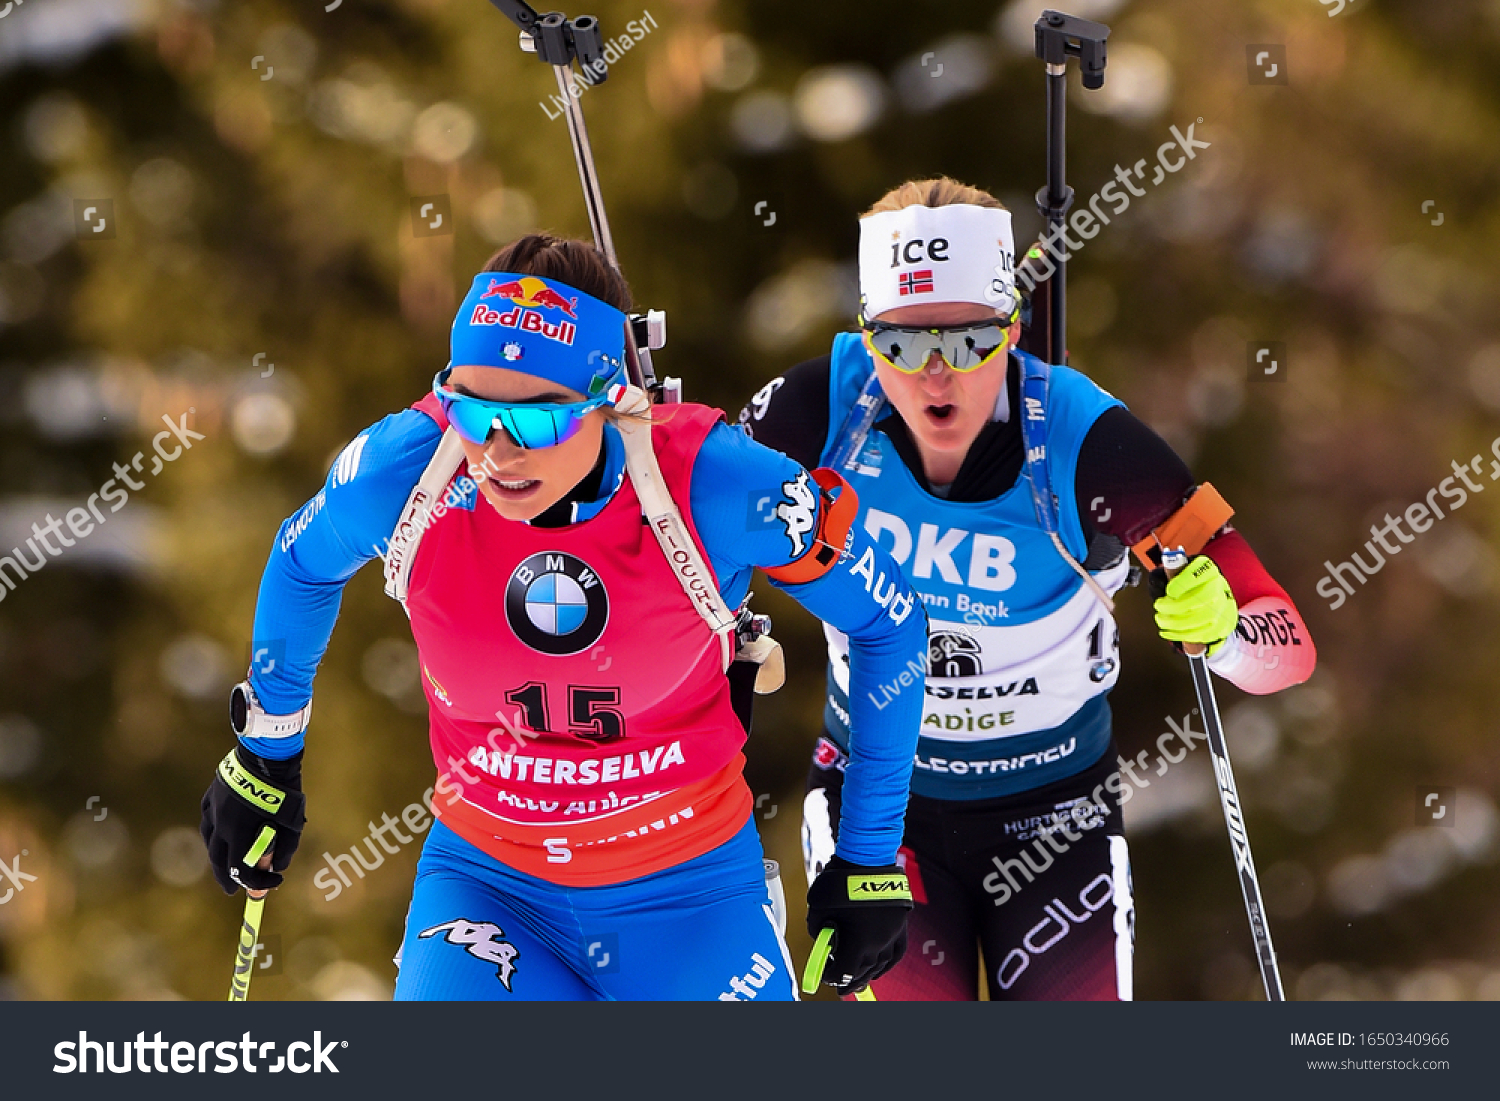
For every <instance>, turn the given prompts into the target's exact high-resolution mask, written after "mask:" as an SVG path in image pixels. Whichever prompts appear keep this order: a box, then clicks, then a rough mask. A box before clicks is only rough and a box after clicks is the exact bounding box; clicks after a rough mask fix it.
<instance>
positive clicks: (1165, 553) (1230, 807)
mask: <svg viewBox="0 0 1500 1101" xmlns="http://www.w3.org/2000/svg"><path fill="white" fill-rule="evenodd" d="M1187 562H1188V557H1187V554H1186V553H1185V552H1184V551H1183V550H1182V548H1181V547H1170V548H1169V547H1163V548H1162V552H1161V564H1162V568H1163V569H1164V570H1166V571H1167V577H1168V578H1172V577H1174V576H1176V574H1177V571H1178V570H1180V569H1182V568H1183V567H1184V566H1186V565H1187ZM1182 650H1183V653H1185V654H1187V658H1188V666H1189V667H1190V668H1191V669H1192V671H1193V689H1194V691H1196V692H1197V693H1198V714H1200V715H1201V716H1203V728H1204V730H1205V731H1206V732H1207V734H1208V750H1209V752H1210V753H1211V754H1212V755H1213V763H1214V780H1215V781H1216V786H1217V787H1218V789H1219V803H1220V805H1221V806H1222V807H1223V808H1224V824H1225V825H1226V826H1228V827H1229V844H1230V845H1231V847H1233V849H1234V865H1235V869H1236V870H1237V871H1238V872H1239V876H1240V893H1241V894H1242V895H1244V897H1245V912H1246V914H1247V915H1248V916H1249V918H1250V935H1251V936H1252V937H1253V938H1254V939H1255V959H1256V962H1257V963H1258V964H1259V965H1260V980H1261V982H1262V983H1264V984H1265V988H1266V1000H1267V1001H1269V1002H1284V1001H1286V993H1285V992H1284V991H1283V990H1282V988H1281V969H1280V968H1279V967H1278V966H1277V965H1276V949H1275V948H1274V947H1273V946H1272V945H1271V928H1270V926H1268V925H1267V924H1266V904H1265V902H1264V901H1262V900H1261V897H1260V877H1259V876H1257V875H1256V873H1255V858H1254V857H1253V856H1251V855H1250V834H1249V832H1248V831H1247V830H1246V829H1245V816H1244V813H1243V812H1242V811H1241V810H1240V793H1239V789H1238V788H1237V787H1236V786H1235V783H1234V769H1233V768H1231V767H1230V765H1229V744H1228V743H1227V742H1225V741H1224V725H1223V723H1222V722H1220V720H1219V701H1218V700H1217V699H1215V698H1214V684H1213V680H1212V679H1211V678H1210V676H1209V672H1208V660H1207V658H1208V656H1207V653H1206V650H1207V647H1205V646H1204V645H1203V644H1202V643H1195V642H1185V643H1183V645H1182Z"/></svg>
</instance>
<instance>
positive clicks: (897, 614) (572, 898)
mask: <svg viewBox="0 0 1500 1101" xmlns="http://www.w3.org/2000/svg"><path fill="white" fill-rule="evenodd" d="M629 302H630V298H629V291H628V289H627V287H626V285H625V282H624V280H623V279H622V278H621V277H620V276H619V275H618V273H616V272H615V270H614V269H613V268H611V267H610V265H609V264H608V263H607V262H606V260H605V259H604V257H603V256H602V254H600V253H599V252H598V251H596V250H595V249H594V248H593V247H592V246H590V245H587V244H583V243H581V242H577V241H567V240H558V239H555V238H551V237H548V236H545V235H532V236H528V237H525V238H522V239H521V240H519V241H517V242H515V243H513V244H512V245H510V246H508V247H506V248H504V249H502V250H501V251H500V252H498V253H497V254H496V255H495V256H494V258H493V259H492V260H491V261H490V262H489V264H487V265H486V268H485V271H484V272H482V273H480V275H479V276H477V277H476V278H475V279H474V282H473V286H472V288H471V289H470V290H469V293H468V295H467V297H466V298H465V300H464V303H463V305H462V307H461V308H460V309H459V311H458V315H457V317H456V318H455V320H454V323H453V331H452V361H451V364H450V366H449V367H448V368H447V369H445V370H443V371H441V372H439V374H438V375H437V377H436V379H435V380H434V382H433V389H432V392H431V393H430V394H428V395H427V396H426V397H425V398H423V399H422V400H421V401H419V402H417V403H416V404H415V405H414V406H413V407H412V408H410V409H407V410H405V411H404V412H401V413H397V414H394V415H392V416H388V417H386V418H385V419H384V420H382V421H380V422H379V423H377V424H375V425H374V426H372V427H370V428H368V429H366V430H365V431H364V432H361V433H360V434H359V435H358V436H357V437H356V438H355V439H354V440H353V441H352V442H351V443H350V444H349V445H348V446H347V447H346V448H345V449H344V451H343V453H342V454H341V455H340V456H339V458H338V460H337V461H336V462H335V463H334V464H333V469H332V470H331V471H330V473H329V476H328V480H327V483H326V484H325V485H324V487H323V488H322V489H321V490H320V491H319V492H318V494H317V495H316V496H315V497H313V498H312V500H310V501H309V502H308V503H307V504H306V505H305V506H304V507H303V508H302V509H301V510H300V511H298V512H297V513H296V514H295V515H294V516H292V517H291V518H290V519H289V520H287V522H286V523H285V524H283V525H282V527H281V530H280V532H279V533H278V535H277V538H276V543H275V546H274V547H273V548H272V551H271V557H270V561H269V562H268V563H267V565H266V569H265V574H264V577H263V578H262V581H261V587H260V596H259V600H258V601H257V604H256V611H255V634H254V637H255V638H257V639H278V640H284V653H278V655H277V658H278V660H276V661H275V662H274V663H269V662H267V663H262V664H263V665H264V668H260V667H256V668H252V670H251V672H250V675H249V678H248V680H247V681H246V682H245V683H243V684H241V685H239V686H237V687H236V689H235V690H234V693H233V695H232V697H231V722H232V726H233V728H234V730H235V733H236V734H237V735H238V737H239V742H238V745H237V746H235V747H234V748H233V749H232V750H231V751H230V753H229V755H228V756H226V757H225V759H224V761H223V762H222V763H221V764H220V766H219V771H218V774H217V776H216V777H215V779H214V781H213V785H212V787H211V788H210V789H209V791H208V793H207V794H206V795H205V796H204V800H203V836H204V840H205V841H206V843H207V845H208V851H209V857H210V862H211V863H212V865H213V870H214V874H215V876H216V878H217V879H218V881H219V883H220V884H221V885H222V886H223V888H224V890H225V891H227V892H230V893H233V892H234V891H235V890H237V889H238V888H239V887H245V888H248V889H254V890H262V889H266V888H270V887H275V886H276V885H277V884H279V883H281V881H282V873H283V872H284V871H285V870H286V868H287V865H288V863H289V862H290V860H291V858H292V854H293V852H294V851H295V850H296V848H297V842H298V838H299V835H300V833H301V830H302V827H303V824H304V822H305V815H304V813H303V802H304V800H303V795H302V792H301V759H302V751H303V736H304V731H305V728H306V726H307V722H308V718H309V715H310V712H311V699H312V681H313V674H314V672H315V670H316V668H317V665H318V662H319V660H320V659H321V657H322V655H323V652H324V650H325V649H326V647H327V645H328V640H329V636H330V634H331V633H332V630H333V626H334V620H335V619H336V617H337V615H338V607H339V600H340V597H341V595H342V591H343V586H344V584H345V583H346V582H347V581H348V580H349V578H350V576H352V575H353V573H354V572H355V571H356V570H357V569H358V568H359V567H360V566H361V565H362V564H364V563H365V562H367V561H369V560H370V559H371V558H374V557H376V556H377V555H378V556H380V557H382V558H383V560H384V567H385V575H386V590H387V592H388V593H390V594H391V595H392V596H394V597H396V598H397V599H399V600H400V601H401V602H402V605H403V606H404V608H405V610H406V613H407V615H408V616H409V618H410V620H411V628H412V635H413V637H414V638H415V640H416V644H417V650H418V653H419V656H420V659H421V670H422V684H423V688H424V691H425V693H426V696H427V703H428V709H429V713H430V729H431V744H432V750H433V758H434V761H435V762H436V765H437V770H438V777H437V781H436V783H435V784H434V785H433V787H432V788H431V789H429V792H428V795H429V798H430V800H431V804H432V809H433V811H434V813H435V814H436V816H437V817H438V822H437V823H435V824H434V825H433V827H432V830H431V833H430V834H429V836H428V838H427V840H426V842H425V845H424V848H423V851H422V856H421V860H420V863H419V864H418V869H417V877H416V884H415V887H414V890H413V895H412V901H411V908H410V911H409V913H408V917H407V924H406V935H405V938H404V940H403V942H402V946H401V953H400V971H399V976H398V979H397V983H396V997H397V998H398V999H435V998H443V999H462V1000H477V999H500V1000H509V999H554V1000H555V999H574V1000H577V999H710V1000H712V999H720V1000H726V1001H749V1000H758V1001H771V1000H788V999H792V998H794V997H795V996H796V995H795V984H794V980H793V974H792V965H791V961H790V960H789V959H788V957H787V952H786V946H785V943H784V942H783V940H782V938H781V935H780V933H779V931H778V929H777V928H776V924H775V922H774V921H773V911H772V905H771V900H770V898H769V892H768V890H767V885H766V880H765V874H764V871H763V867H762V856H761V847H760V842H759V839H758V837H757V836H756V833H755V830H754V826H753V822H752V814H751V811H752V809H753V808H752V799H751V795H750V791H749V789H748V788H747V787H746V785H745V781H744V779H743V777H742V768H743V765H744V758H743V756H742V755H741V752H740V751H741V747H742V745H743V743H744V740H745V729H744V727H743V726H742V724H741V721H740V719H739V718H738V717H737V713H736V709H735V706H734V703H733V702H732V698H731V681H732V679H734V677H733V675H732V674H729V673H728V672H727V671H728V670H730V669H731V667H732V666H742V665H743V663H741V662H735V661H734V658H735V656H736V654H739V653H750V654H752V655H753V653H754V647H755V644H756V643H757V642H759V643H766V642H767V641H768V640H765V639H757V640H752V639H750V638H749V637H748V635H749V634H751V633H753V632H746V631H745V630H744V629H743V628H744V623H745V621H746V619H747V618H748V617H747V616H739V615H737V614H736V613H735V612H733V611H731V610H730V609H737V608H740V607H741V606H742V604H743V602H744V600H745V598H746V595H747V588H748V585H749V580H750V574H751V571H752V570H753V569H754V568H755V567H760V568H761V569H763V570H765V571H766V572H767V573H768V574H769V576H770V577H771V578H772V580H773V582H774V583H775V584H777V585H778V586H780V587H782V588H784V589H785V590H786V591H787V592H788V593H790V594H791V595H792V596H793V597H794V598H795V599H796V600H798V601H799V602H800V603H801V604H802V605H803V606H804V607H806V608H807V609H808V610H809V611H811V612H812V613H813V614H814V615H817V616H819V617H822V618H824V619H826V620H827V621H828V622H829V623H831V624H833V625H834V626H835V627H836V628H837V629H838V630H839V631H840V632H841V633H842V634H841V637H842V636H845V635H846V636H847V637H848V638H849V639H850V644H849V649H850V655H851V664H850V667H851V672H850V676H851V678H852V681H851V683H852V684H854V685H855V694H856V695H857V696H858V697H859V699H860V700H866V699H872V698H873V689H874V687H875V686H876V685H877V684H879V683H881V682H883V681H888V680H890V679H891V678H893V677H896V676H898V675H899V674H900V672H901V670H902V669H903V668H904V666H905V664H906V662H907V661H908V660H909V659H910V657H911V655H912V654H914V653H917V652H919V651H920V650H921V648H922V647H923V645H924V639H925V627H926V625H925V619H924V615H923V612H922V608H921V605H920V602H918V601H916V600H915V598H914V596H913V594H912V592H911V590H910V589H909V588H908V586H907V584H906V582H905V580H904V578H903V577H902V575H901V572H900V570H899V568H898V567H896V566H895V564H894V563H893V562H891V560H890V559H889V558H888V557H887V556H886V555H885V554H884V553H883V552H880V551H878V550H877V549H875V548H874V547H873V543H872V541H871V540H870V538H869V537H868V536H867V535H865V534H864V533H863V532H862V531H859V530H851V528H850V525H851V524H852V522H853V515H854V508H855V500H854V495H853V493H852V492H850V491H849V490H848V488H847V486H843V485H841V484H840V483H839V480H838V479H836V478H833V477H832V476H830V475H828V474H827V473H826V472H819V473H818V474H817V475H816V476H815V477H814V476H810V475H809V474H808V472H807V471H806V470H805V469H803V468H802V467H800V466H798V465H797V464H796V463H794V462H792V461H791V460H789V459H787V458H786V457H785V456H783V455H780V454H778V453H776V452H774V451H772V450H770V449H769V448H766V447H762V446H760V445H759V444H756V443H754V442H753V441H752V440H750V439H749V438H747V436H746V435H745V433H744V432H742V431H740V430H739V429H737V428H732V427H730V426H729V425H727V424H725V423H724V422H723V419H722V415H721V414H720V413H719V411H718V410H714V409H708V408H705V407H703V406H696V405H686V404H683V405H672V406H650V405H647V404H646V403H645V400H644V395H642V394H641V393H640V391H638V390H636V389H634V388H631V387H629V386H627V385H626V384H625V380H626V374H625V370H624V358H625V354H624V353H625V346H624V340H625V332H626V324H627V321H626V315H625V312H624V311H625V310H627V309H628V308H629ZM750 516H754V517H756V521H757V522H756V523H754V524H747V519H746V518H747V517H750ZM855 567H861V568H860V569H859V570H856V569H855ZM871 571H873V572H874V573H875V574H876V575H877V576H878V577H879V580H880V584H879V585H878V586H876V587H873V588H872V587H871V586H867V585H866V583H865V579H866V574H868V573H869V572H871ZM752 671H753V668H752ZM736 683H739V682H738V681H736ZM920 707H921V701H920V699H919V698H918V697H917V696H915V695H913V696H912V697H911V698H910V699H908V700H905V701H902V702H901V703H899V704H897V705H895V706H886V705H880V706H877V705H875V704H874V703H856V704H855V705H854V706H853V708H852V709H851V712H850V717H851V723H852V728H853V737H852V740H851V749H850V753H851V760H850V764H849V768H848V772H847V776H846V782H845V789H844V790H845V801H844V828H843V836H842V838H841V839H840V842H839V845H838V853H837V857H836V858H835V860H834V861H833V862H831V863H830V866H829V868H828V870H827V871H825V872H824V874H823V875H822V876H821V877H820V878H819V879H818V880H817V882H816V883H815V884H814V885H813V888H812V890H811V891H810V892H809V896H808V906H809V911H810V913H812V914H813V915H814V917H815V918H816V920H817V922H818V923H819V926H820V927H822V926H832V927H833V928H834V930H835V937H836V940H835V951H834V955H833V958H832V960H831V961H830V963H829V965H828V968H827V970H826V972H825V978H827V979H829V980H830V981H831V983H832V984H833V985H836V986H837V988H838V989H840V990H842V991H854V990H858V989H860V988H862V987H863V986H864V985H865V984H866V983H868V981H869V980H870V979H871V978H873V977H874V976H876V975H878V974H880V973H881V972H883V971H884V970H886V969H887V968H889V967H890V966H892V965H893V964H894V963H895V961H896V959H897V958H898V957H899V956H900V953H901V951H902V949H903V947H904V945H905V939H904V929H905V923H906V917H907V912H908V910H909V909H910V906H911V903H910V895H909V892H908V891H907V888H906V883H905V879H904V877H903V876H902V875H901V873H900V870H899V868H897V867H896V866H895V859H896V850H897V847H898V846H899V844H900V839H901V832H902V815H903V812H904V809H905V806H906V799H907V788H908V784H909V782H910V775H911V762H912V753H913V750H914V749H915V747H916V741H917V724H918V721H919V719H920ZM267 827H270V829H271V830H272V831H273V834H274V846H273V848H272V855H271V858H270V861H269V867H266V866H264V865H261V866H257V865H256V864H255V863H254V861H251V862H249V863H248V864H247V861H246V857H247V855H248V854H249V853H250V850H251V849H252V848H253V847H254V846H255V844H256V842H257V840H258V839H259V838H260V837H261V835H262V832H263V831H264V830H265V829H266V828H267ZM872 879H873V880H874V881H876V882H877V883H878V884H879V885H880V886H882V887H883V888H884V890H883V891H881V892H879V893H878V897H874V898H871V899H866V898H864V897H862V896H861V895H860V894H859V893H858V891H857V890H855V888H853V887H851V884H859V885H864V884H867V883H868V882H869V881H871V880H872ZM851 890H855V897H853V898H851V897H850V895H851Z"/></svg>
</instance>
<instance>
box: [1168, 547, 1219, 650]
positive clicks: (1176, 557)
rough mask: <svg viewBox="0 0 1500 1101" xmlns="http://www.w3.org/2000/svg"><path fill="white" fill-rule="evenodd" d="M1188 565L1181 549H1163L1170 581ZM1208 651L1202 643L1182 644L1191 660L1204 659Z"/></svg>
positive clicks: (1185, 553) (1185, 554) (1184, 553)
mask: <svg viewBox="0 0 1500 1101" xmlns="http://www.w3.org/2000/svg"><path fill="white" fill-rule="evenodd" d="M1187 564H1188V556H1187V551H1185V550H1183V549H1182V548H1181V547H1163V548H1162V549H1161V568H1162V569H1163V570H1164V571H1166V575H1167V580H1168V581H1170V580H1172V578H1174V577H1176V576H1177V575H1178V574H1179V573H1181V572H1182V570H1183V567H1184V566H1186V565H1187ZM1207 650H1208V647H1207V646H1205V645H1203V643H1201V642H1184V643H1183V644H1182V652H1183V653H1184V654H1186V655H1187V656H1188V657H1190V658H1197V657H1202V656H1203V654H1204V653H1205V652H1206V651H1207Z"/></svg>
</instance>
